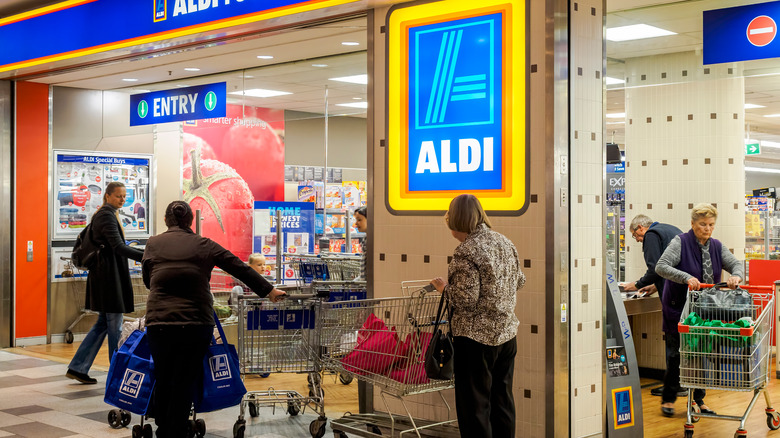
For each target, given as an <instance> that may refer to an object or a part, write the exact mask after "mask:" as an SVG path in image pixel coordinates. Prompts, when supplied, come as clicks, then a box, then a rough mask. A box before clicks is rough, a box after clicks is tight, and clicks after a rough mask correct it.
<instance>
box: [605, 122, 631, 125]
mask: <svg viewBox="0 0 780 438" xmlns="http://www.w3.org/2000/svg"><path fill="white" fill-rule="evenodd" d="M625 124H626V122H607V125H625Z"/></svg>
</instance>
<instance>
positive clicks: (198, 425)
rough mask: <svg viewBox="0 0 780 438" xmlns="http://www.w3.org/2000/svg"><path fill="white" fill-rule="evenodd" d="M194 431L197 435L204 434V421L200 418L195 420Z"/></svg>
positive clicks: (201, 435)
mask: <svg viewBox="0 0 780 438" xmlns="http://www.w3.org/2000/svg"><path fill="white" fill-rule="evenodd" d="M195 433H196V434H197V435H198V436H199V437H204V436H206V422H205V421H204V420H203V419H202V418H198V419H197V420H195Z"/></svg>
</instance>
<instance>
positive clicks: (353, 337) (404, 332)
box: [321, 281, 458, 438]
mask: <svg viewBox="0 0 780 438" xmlns="http://www.w3.org/2000/svg"><path fill="white" fill-rule="evenodd" d="M428 285H429V282H428V281H413V282H404V283H402V287H403V290H404V295H405V296H404V297H398V298H379V299H366V300H361V301H337V302H328V303H322V312H321V325H322V333H321V344H322V349H321V360H322V363H323V367H325V368H328V369H333V370H337V371H338V372H340V373H352V374H354V375H355V377H357V378H358V379H359V380H363V381H365V382H368V383H371V384H373V385H374V386H375V387H377V388H380V397H381V399H382V402H383V403H384V405H385V408H386V410H387V412H388V414H387V415H385V414H355V415H351V414H347V415H345V416H344V417H342V418H340V419H336V420H332V421H331V427H332V428H333V431H334V435H335V436H336V437H337V438H344V437H346V436H347V435H346V434H347V433H349V434H350V435H355V436H363V437H377V436H388V435H387V434H388V433H389V436H404V435H405V434H409V435H414V434H416V436H417V437H421V436H423V435H424V436H458V429H457V427H456V426H455V425H454V423H455V421H456V420H454V419H453V415H452V414H453V412H452V410H451V409H450V406H449V404H448V403H447V400H446V399H445V398H444V396H443V394H442V390H445V389H450V388H453V387H454V381H453V380H429V379H428V378H427V376H426V375H425V371H424V364H423V358H424V354H425V350H426V349H427V346H428V344H429V343H430V339H431V334H432V331H433V325H434V323H435V322H436V318H437V310H438V305H439V299H440V297H441V295H440V294H438V293H435V292H433V289H432V288H430V287H428ZM378 320H381V323H379V322H377V321H378ZM440 328H443V329H445V330H446V329H447V327H446V325H441V326H440ZM371 336H377V337H381V342H379V344H381V345H382V347H380V348H371V349H369V348H367V347H365V348H361V347H359V346H366V345H367V344H368V343H369V341H367V339H369V337H371ZM394 337H397V338H396V341H397V342H395V343H393V338H394ZM388 341H389V343H388ZM434 392H436V393H438V395H439V397H440V398H441V401H442V402H443V405H444V406H445V408H446V414H447V420H445V421H430V420H421V419H415V418H413V417H412V414H411V413H410V410H409V408H408V407H407V404H406V402H405V401H404V398H405V397H407V396H411V395H418V394H425V393H434ZM388 397H391V398H393V399H395V400H397V401H399V402H400V404H401V406H402V407H403V410H404V411H405V416H403V415H394V414H393V413H392V412H391V409H390V403H388ZM434 398H435V397H434ZM432 406H433V404H432ZM383 433H384V434H385V435H383ZM396 433H398V435H396Z"/></svg>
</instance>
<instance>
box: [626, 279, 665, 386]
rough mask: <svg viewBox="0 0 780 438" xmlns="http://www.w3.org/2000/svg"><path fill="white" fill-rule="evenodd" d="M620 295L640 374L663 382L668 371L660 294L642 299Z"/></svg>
mask: <svg viewBox="0 0 780 438" xmlns="http://www.w3.org/2000/svg"><path fill="white" fill-rule="evenodd" d="M621 295H623V306H624V307H625V309H626V315H628V319H629V324H630V325H631V332H632V333H633V334H634V348H635V349H636V357H637V362H638V364H639V373H640V375H641V376H642V377H649V378H654V379H659V380H661V379H663V373H664V371H665V370H666V353H665V350H666V346H665V344H664V333H663V331H662V323H663V319H662V316H661V300H660V298H659V297H658V294H657V293H656V294H653V295H651V296H649V297H642V298H627V297H626V296H627V294H625V293H622V294H621Z"/></svg>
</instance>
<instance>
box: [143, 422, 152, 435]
mask: <svg viewBox="0 0 780 438" xmlns="http://www.w3.org/2000/svg"><path fill="white" fill-rule="evenodd" d="M143 437H144V438H154V431H153V430H152V425H151V424H149V423H146V424H144V430H143Z"/></svg>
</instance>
